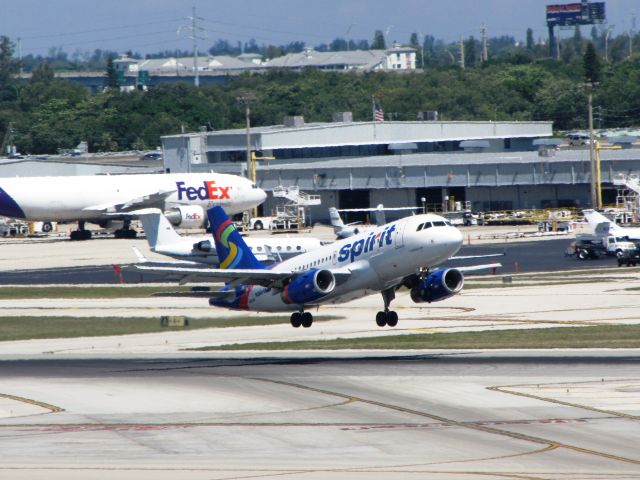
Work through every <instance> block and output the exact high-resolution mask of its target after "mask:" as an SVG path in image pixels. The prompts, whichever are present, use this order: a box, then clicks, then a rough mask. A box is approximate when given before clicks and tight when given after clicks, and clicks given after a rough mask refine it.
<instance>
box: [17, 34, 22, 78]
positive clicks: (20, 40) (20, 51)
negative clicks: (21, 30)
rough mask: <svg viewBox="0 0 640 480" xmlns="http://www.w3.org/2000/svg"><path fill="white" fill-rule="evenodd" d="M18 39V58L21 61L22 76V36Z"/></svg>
mask: <svg viewBox="0 0 640 480" xmlns="http://www.w3.org/2000/svg"><path fill="white" fill-rule="evenodd" d="M17 40H18V60H19V61H20V76H22V39H21V38H20V37H18V38H17Z"/></svg>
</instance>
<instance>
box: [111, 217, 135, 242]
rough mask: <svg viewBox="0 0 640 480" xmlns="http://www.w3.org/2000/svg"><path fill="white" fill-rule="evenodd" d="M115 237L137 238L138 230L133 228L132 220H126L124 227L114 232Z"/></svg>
mask: <svg viewBox="0 0 640 480" xmlns="http://www.w3.org/2000/svg"><path fill="white" fill-rule="evenodd" d="M113 235H114V237H115V238H136V236H137V235H138V232H136V231H135V230H134V229H132V228H131V220H125V221H124V225H123V226H122V228H119V229H118V230H116V231H115V232H113Z"/></svg>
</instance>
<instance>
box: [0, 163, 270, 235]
mask: <svg viewBox="0 0 640 480" xmlns="http://www.w3.org/2000/svg"><path fill="white" fill-rule="evenodd" d="M265 198H266V193H265V192H264V191H263V190H262V189H260V188H258V187H257V186H256V185H255V184H254V183H252V182H251V181H250V180H248V179H246V178H243V177H238V176H235V175H226V174H222V173H170V174H141V175H92V176H72V177H20V178H3V179H0V215H4V216H6V217H12V218H19V219H24V220H28V221H45V222H53V221H56V222H69V221H71V222H76V221H77V222H78V230H75V231H73V232H72V233H71V239H72V240H84V239H88V238H91V232H90V231H88V230H85V228H84V225H85V222H90V223H96V224H99V225H101V226H102V227H105V228H109V227H110V226H113V225H114V221H122V222H123V228H121V229H119V230H116V232H115V233H116V238H118V237H120V238H132V237H135V234H136V232H135V230H132V229H131V228H130V223H131V215H126V214H127V212H131V211H132V210H137V209H140V208H148V207H156V208H160V209H162V210H163V211H165V213H166V214H167V217H168V218H169V220H170V221H172V222H173V223H174V224H175V225H181V226H184V227H187V228H188V227H199V226H202V225H204V223H205V216H206V214H205V212H206V210H207V209H208V208H211V207H213V206H223V207H224V208H225V209H227V210H228V211H229V212H230V213H239V212H242V211H244V210H248V209H250V208H253V207H255V206H256V205H258V204H260V203H262V202H263V201H264V200H265Z"/></svg>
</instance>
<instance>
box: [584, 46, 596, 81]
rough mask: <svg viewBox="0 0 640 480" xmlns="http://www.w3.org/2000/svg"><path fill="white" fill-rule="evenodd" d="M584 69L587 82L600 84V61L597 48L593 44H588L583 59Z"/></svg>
mask: <svg viewBox="0 0 640 480" xmlns="http://www.w3.org/2000/svg"><path fill="white" fill-rule="evenodd" d="M582 69H583V72H584V79H585V80H586V81H587V82H592V83H595V82H598V81H599V80H600V60H599V59H598V54H597V53H596V48H595V47H594V46H593V43H591V42H589V43H588V44H587V49H586V50H585V52H584V56H583V57H582Z"/></svg>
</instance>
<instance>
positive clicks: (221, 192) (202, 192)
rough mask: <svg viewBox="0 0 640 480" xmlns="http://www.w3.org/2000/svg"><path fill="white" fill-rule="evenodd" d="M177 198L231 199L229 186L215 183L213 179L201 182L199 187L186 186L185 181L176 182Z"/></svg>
mask: <svg viewBox="0 0 640 480" xmlns="http://www.w3.org/2000/svg"><path fill="white" fill-rule="evenodd" d="M176 187H178V200H183V199H185V200H191V201H193V200H198V199H199V200H231V196H230V194H229V190H231V187H223V186H221V185H216V182H215V181H213V180H210V181H205V182H202V186H201V187H188V186H186V185H185V182H176Z"/></svg>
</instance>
